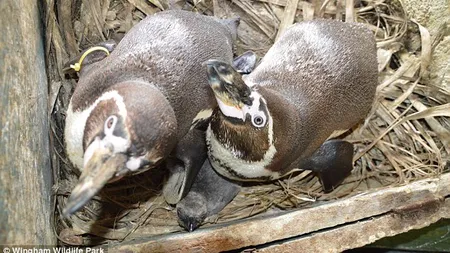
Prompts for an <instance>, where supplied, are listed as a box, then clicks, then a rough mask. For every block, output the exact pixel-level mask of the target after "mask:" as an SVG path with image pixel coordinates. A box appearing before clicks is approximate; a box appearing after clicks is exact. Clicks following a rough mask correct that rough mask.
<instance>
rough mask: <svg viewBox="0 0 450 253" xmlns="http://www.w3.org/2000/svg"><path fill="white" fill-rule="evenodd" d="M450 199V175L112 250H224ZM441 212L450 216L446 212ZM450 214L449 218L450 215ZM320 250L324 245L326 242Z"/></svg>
mask: <svg viewBox="0 0 450 253" xmlns="http://www.w3.org/2000/svg"><path fill="white" fill-rule="evenodd" d="M447 196H450V174H444V175H442V176H440V177H439V178H434V179H426V180H422V181H417V182H413V183H410V184H408V185H405V186H400V187H393V188H387V189H380V190H377V191H371V192H367V193H361V194H360V195H357V196H353V197H349V198H346V199H342V200H339V201H333V202H325V203H322V204H321V205H318V206H315V207H311V208H306V209H300V210H295V211H290V212H284V213H281V214H277V215H270V216H264V217H258V218H250V219H246V220H243V221H240V222H233V223H230V224H228V225H217V226H213V227H210V228H206V229H199V230H197V231H195V232H193V233H176V234H170V235H163V236H158V237H154V238H150V239H145V240H144V239H142V240H135V241H131V242H128V243H124V244H121V245H119V244H116V245H112V247H111V248H110V249H111V250H112V252H140V251H142V252H178V251H183V252H198V251H206V252H220V251H226V250H232V249H239V248H244V247H249V246H252V245H253V246H254V245H261V244H267V243H270V242H273V241H279V240H286V239H289V238H295V237H299V236H301V235H309V234H311V233H313V232H317V231H323V230H324V229H335V228H337V227H342V229H343V230H345V229H346V227H347V226H350V225H352V224H355V223H357V222H365V221H367V219H369V218H373V217H375V218H378V217H382V216H384V215H387V216H389V217H392V218H386V219H388V220H389V219H390V220H392V219H396V218H399V217H401V216H395V215H393V214H395V213H401V212H406V213H408V212H409V211H408V210H419V211H420V210H422V209H424V210H425V209H427V208H429V203H441V202H443V199H444V198H445V197H447ZM445 210H446V211H448V209H445ZM441 214H442V217H444V214H443V213H441ZM392 215H393V216H392ZM446 216H449V215H448V213H447V214H446ZM427 217H428V216H427ZM433 217H434V216H433ZM439 218H440V217H438V216H436V217H434V218H433V219H431V218H427V220H424V221H423V222H422V223H420V224H416V225H415V226H410V227H405V228H398V229H396V228H394V227H393V226H396V225H398V223H395V222H390V223H387V224H386V226H389V227H390V229H391V230H390V231H393V232H392V235H393V234H394V233H401V232H406V231H407V230H409V229H412V228H420V227H424V226H426V225H428V224H430V223H432V222H435V221H437V219H439ZM362 224H370V223H368V222H365V223H362ZM350 228H352V227H351V226H350V227H349V229H350ZM361 229H362V228H361ZM349 231H350V230H349ZM348 233H350V232H348ZM370 241H371V240H366V241H365V242H367V243H369V242H370ZM335 243H339V242H338V241H337V242H336V241H335ZM348 243H349V245H348V248H354V247H357V246H362V245H363V244H362V243H361V242H358V241H356V240H355V242H351V241H350V242H348ZM314 245H316V244H314ZM317 247H320V244H318V245H317Z"/></svg>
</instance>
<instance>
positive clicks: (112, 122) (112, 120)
mask: <svg viewBox="0 0 450 253" xmlns="http://www.w3.org/2000/svg"><path fill="white" fill-rule="evenodd" d="M113 124H114V119H113V118H109V119H108V121H107V122H106V127H107V128H108V129H111V127H112V126H113Z"/></svg>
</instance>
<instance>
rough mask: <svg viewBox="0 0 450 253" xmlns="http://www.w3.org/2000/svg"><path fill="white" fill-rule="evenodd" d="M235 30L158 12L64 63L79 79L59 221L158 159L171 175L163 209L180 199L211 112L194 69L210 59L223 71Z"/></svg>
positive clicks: (208, 94) (229, 24) (202, 76)
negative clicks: (74, 171)
mask: <svg viewBox="0 0 450 253" xmlns="http://www.w3.org/2000/svg"><path fill="white" fill-rule="evenodd" d="M238 24H239V19H238V18H235V19H229V20H220V19H217V18H214V17H208V16H203V15H200V14H195V13H192V12H188V11H180V10H172V11H163V12H159V13H156V14H154V15H151V16H148V17H147V18H145V19H144V20H142V21H141V22H139V23H138V24H137V25H135V26H134V27H133V28H132V29H131V30H130V31H129V32H128V33H127V34H126V35H125V37H124V38H123V39H122V40H121V41H120V42H119V43H118V44H117V45H116V46H111V47H104V49H102V48H101V47H96V48H95V50H94V51H92V50H88V51H86V52H84V54H83V55H82V56H81V57H80V59H79V62H78V65H76V64H72V65H73V68H74V69H75V68H76V69H77V70H78V71H80V72H79V73H80V76H79V81H78V83H77V85H76V87H75V90H74V92H73V95H72V97H71V100H70V104H69V107H68V110H67V115H66V121H65V130H64V134H65V145H66V153H67V156H68V158H69V160H70V161H71V162H72V163H73V164H74V165H75V167H77V168H78V169H79V170H80V171H81V176H80V178H79V182H78V184H77V185H76V187H75V188H74V189H73V191H72V193H71V195H70V197H69V199H68V202H67V203H66V206H65V208H64V210H63V213H64V215H65V216H68V215H70V214H73V213H74V212H76V211H77V210H79V209H80V208H81V207H82V206H84V205H85V204H86V203H87V202H88V201H89V200H90V199H91V198H92V197H93V196H94V195H95V194H97V193H98V192H99V191H100V189H102V187H103V186H104V185H105V184H106V183H108V182H112V181H115V180H119V179H120V178H122V177H123V176H128V175H135V174H139V173H142V172H143V171H146V170H148V169H150V168H154V167H156V166H157V165H159V164H161V162H162V161H164V160H166V161H167V163H166V164H167V169H169V171H170V172H171V175H170V177H169V179H168V181H167V183H166V185H165V186H164V190H163V191H164V195H165V198H166V200H167V202H168V203H170V204H174V203H177V202H178V201H179V200H180V199H181V198H182V197H183V196H184V195H186V193H187V191H188V189H189V188H190V186H191V184H192V182H193V180H194V178H195V176H196V174H197V172H198V170H199V169H200V167H201V166H202V165H203V163H204V160H205V159H206V158H207V154H206V146H205V145H206V143H205V134H204V130H205V128H206V127H205V126H204V124H205V122H208V119H209V118H210V116H211V113H212V111H213V108H214V107H216V101H215V99H214V95H213V94H212V91H211V89H210V88H209V84H208V80H207V75H206V72H205V70H204V65H202V63H204V62H205V61H206V60H208V59H211V58H217V59H220V60H221V61H224V62H228V63H230V64H231V62H232V60H233V58H232V57H233V52H232V47H233V41H234V39H235V38H236V29H237V26H238ZM94 56H95V58H94V59H91V58H92V57H94ZM83 63H86V64H85V65H83ZM206 126H207V125H206ZM195 150H199V152H193V151H195ZM203 150H204V151H203Z"/></svg>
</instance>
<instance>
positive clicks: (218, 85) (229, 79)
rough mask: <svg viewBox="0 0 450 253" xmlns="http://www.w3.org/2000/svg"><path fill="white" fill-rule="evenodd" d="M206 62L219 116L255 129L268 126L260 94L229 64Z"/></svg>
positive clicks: (265, 109) (263, 100)
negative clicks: (219, 112) (220, 114)
mask: <svg viewBox="0 0 450 253" xmlns="http://www.w3.org/2000/svg"><path fill="white" fill-rule="evenodd" d="M206 65H207V72H208V80H209V83H210V86H211V88H212V90H213V92H214V95H215V97H216V100H217V103H218V105H219V109H220V111H221V113H222V114H223V116H225V117H226V118H227V119H229V120H231V121H234V122H237V123H239V124H245V125H248V126H250V127H253V128H256V129H263V128H266V127H268V123H269V117H270V114H269V111H268V107H267V103H266V101H265V99H264V98H263V97H262V96H261V94H260V93H259V92H258V91H257V90H256V89H253V88H252V87H249V86H247V85H246V84H245V82H244V81H243V79H242V76H241V74H239V73H238V71H236V70H235V69H234V68H233V67H232V66H231V65H230V64H228V63H225V62H222V61H218V60H209V61H208V62H207V63H206Z"/></svg>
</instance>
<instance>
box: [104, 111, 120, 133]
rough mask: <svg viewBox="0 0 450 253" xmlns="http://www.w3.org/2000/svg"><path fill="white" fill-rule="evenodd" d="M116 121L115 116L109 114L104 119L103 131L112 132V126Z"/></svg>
mask: <svg viewBox="0 0 450 253" xmlns="http://www.w3.org/2000/svg"><path fill="white" fill-rule="evenodd" d="M116 123H117V117H116V116H114V115H113V116H109V118H108V119H106V121H105V133H107V132H108V133H112V132H113V130H114V127H115V126H116Z"/></svg>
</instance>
